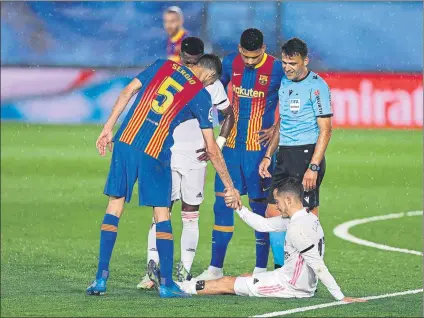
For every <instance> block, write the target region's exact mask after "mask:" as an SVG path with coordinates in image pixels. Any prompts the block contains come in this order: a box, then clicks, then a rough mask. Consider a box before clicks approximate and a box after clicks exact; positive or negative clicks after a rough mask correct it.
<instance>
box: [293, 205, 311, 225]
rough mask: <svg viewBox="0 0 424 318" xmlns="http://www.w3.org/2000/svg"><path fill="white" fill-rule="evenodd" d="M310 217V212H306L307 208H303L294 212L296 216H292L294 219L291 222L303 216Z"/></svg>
mask: <svg viewBox="0 0 424 318" xmlns="http://www.w3.org/2000/svg"><path fill="white" fill-rule="evenodd" d="M306 215H308V211H306V208H303V209H301V210H299V211H296V212H294V214H293V215H292V217H291V218H290V222H292V221H294V220H296V219H298V218H300V217H302V216H306Z"/></svg>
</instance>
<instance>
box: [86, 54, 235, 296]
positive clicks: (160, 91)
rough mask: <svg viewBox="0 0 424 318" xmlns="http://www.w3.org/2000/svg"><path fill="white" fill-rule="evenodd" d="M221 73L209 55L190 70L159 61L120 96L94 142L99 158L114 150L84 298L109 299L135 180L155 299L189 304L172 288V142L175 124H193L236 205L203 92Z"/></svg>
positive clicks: (176, 289) (207, 98)
mask: <svg viewBox="0 0 424 318" xmlns="http://www.w3.org/2000/svg"><path fill="white" fill-rule="evenodd" d="M221 69H222V66H221V61H220V60H219V58H218V57H217V56H215V55H210V54H206V55H204V56H202V57H201V58H200V59H199V61H198V63H197V64H196V65H194V66H193V67H192V68H191V69H189V68H188V67H186V66H182V65H180V64H178V63H175V62H172V61H169V60H157V61H156V62H155V63H154V64H153V65H151V66H150V67H149V68H147V69H146V70H145V71H143V72H141V73H140V74H139V75H138V76H137V77H136V78H135V79H133V80H132V81H131V83H130V84H129V85H128V86H127V87H126V88H125V89H124V90H123V91H122V92H121V94H120V95H119V98H118V100H117V102H116V103H115V106H114V107H113V110H112V113H111V115H110V117H109V119H108V120H107V122H106V124H105V126H104V128H103V130H102V132H101V133H100V136H99V138H98V139H97V142H96V146H97V149H98V151H99V153H100V155H102V156H105V154H106V148H107V147H108V148H109V150H110V151H111V150H112V142H113V143H114V147H113V154H112V160H111V164H110V171H109V176H108V178H107V181H106V185H105V189H104V194H106V195H107V196H109V203H108V206H107V209H106V214H105V216H104V219H103V223H102V226H101V234H100V256H99V264H98V270H97V274H96V279H95V280H94V281H93V283H92V284H91V285H90V286H89V287H88V288H87V294H88V295H102V294H104V292H105V291H106V281H107V279H108V277H109V262H110V258H111V255H112V250H113V246H114V245H115V241H116V236H117V230H118V223H119V219H120V216H121V214H122V212H123V210H124V204H125V202H129V201H130V200H131V195H132V190H133V186H134V184H135V182H136V181H137V179H138V191H139V205H140V206H151V207H153V213H154V218H155V221H156V245H157V249H158V253H159V258H160V261H161V262H160V273H161V282H160V286H159V292H160V296H161V297H163V298H169V297H186V296H187V294H185V293H183V292H181V290H180V289H179V288H178V286H177V285H176V284H175V283H174V281H173V280H172V267H173V255H174V242H173V236H172V227H171V222H170V220H169V207H170V206H171V167H170V159H171V151H170V148H171V146H172V144H173V138H172V134H173V131H174V128H175V127H176V126H177V125H178V124H179V123H181V122H183V121H185V120H188V119H192V118H197V120H198V121H199V126H200V128H201V129H202V134H203V138H204V139H205V143H206V147H207V149H208V154H209V155H212V157H211V161H212V164H213V165H214V167H215V169H216V170H217V172H218V173H219V175H220V176H221V178H222V180H223V181H224V184H225V187H226V190H227V191H229V192H230V193H234V194H235V195H236V197H237V196H238V198H239V194H238V191H237V190H235V188H234V185H233V183H232V180H231V178H230V176H229V174H228V171H227V169H226V166H225V162H224V160H223V157H222V153H221V151H220V149H219V147H218V145H217V144H216V142H215V138H214V134H213V130H212V117H211V108H212V102H211V97H210V95H209V93H208V92H207V91H206V90H205V89H204V86H208V85H210V84H212V83H213V82H214V81H215V80H216V79H217V78H218V77H219V75H220V74H221ZM137 92H138V96H137V98H136V99H135V101H134V104H133V105H132V107H131V109H130V110H129V112H128V114H127V115H126V117H125V119H124V121H123V123H122V125H121V127H120V128H119V129H118V131H117V133H116V135H115V136H114V137H113V138H112V136H113V133H112V130H113V127H114V125H115V123H116V121H117V120H118V118H119V116H120V114H121V113H122V111H123V110H124V109H125V107H126V105H127V103H128V102H129V100H130V99H131V98H132V96H134V95H135V94H136V93H137ZM229 205H230V206H233V207H236V206H240V207H241V201H240V200H239V199H238V200H235V201H234V202H233V203H231V204H229Z"/></svg>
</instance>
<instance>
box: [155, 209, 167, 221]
mask: <svg viewBox="0 0 424 318" xmlns="http://www.w3.org/2000/svg"><path fill="white" fill-rule="evenodd" d="M153 214H154V217H155V222H156V223H159V222H164V221H168V220H169V219H170V213H169V208H167V207H154V208H153Z"/></svg>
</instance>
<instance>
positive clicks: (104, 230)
mask: <svg viewBox="0 0 424 318" xmlns="http://www.w3.org/2000/svg"><path fill="white" fill-rule="evenodd" d="M118 223H119V218H118V217H116V216H114V215H112V214H105V217H104V218H103V223H102V227H101V231H100V252H99V265H98V267H97V274H96V279H100V278H102V277H103V278H106V279H107V278H108V276H109V263H110V258H111V256H112V251H113V247H114V246H115V241H116V236H117V235H118Z"/></svg>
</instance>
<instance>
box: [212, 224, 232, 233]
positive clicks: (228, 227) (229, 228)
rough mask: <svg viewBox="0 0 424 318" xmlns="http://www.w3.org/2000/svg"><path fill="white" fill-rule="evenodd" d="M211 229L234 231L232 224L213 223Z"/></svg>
mask: <svg viewBox="0 0 424 318" xmlns="http://www.w3.org/2000/svg"><path fill="white" fill-rule="evenodd" d="M213 229H214V230H215V231H219V232H227V233H228V232H234V226H223V225H214V226H213Z"/></svg>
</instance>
